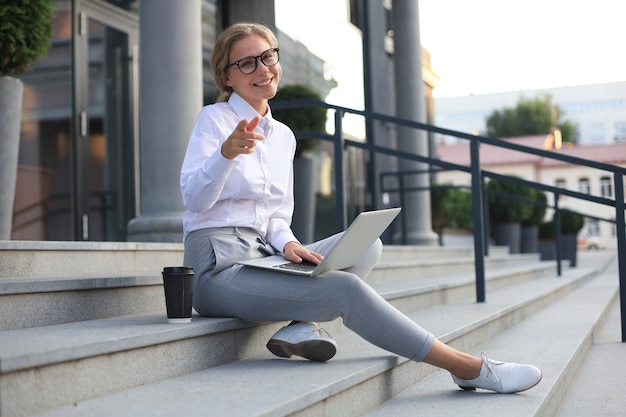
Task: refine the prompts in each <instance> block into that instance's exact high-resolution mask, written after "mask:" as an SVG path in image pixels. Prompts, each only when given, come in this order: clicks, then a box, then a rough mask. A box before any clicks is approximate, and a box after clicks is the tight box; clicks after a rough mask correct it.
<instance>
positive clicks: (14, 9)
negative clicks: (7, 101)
mask: <svg viewBox="0 0 626 417" xmlns="http://www.w3.org/2000/svg"><path fill="white" fill-rule="evenodd" d="M53 9H54V3H53V2H52V1H51V0H29V1H11V2H3V3H2V4H0V75H9V76H14V75H16V74H21V73H23V72H25V71H27V70H28V69H30V67H31V66H32V65H34V64H35V63H36V62H37V61H38V60H39V59H40V58H42V57H44V56H46V54H47V53H48V49H49V48H50V36H51V35H52V23H51V19H52V11H53Z"/></svg>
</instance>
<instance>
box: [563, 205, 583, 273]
mask: <svg viewBox="0 0 626 417" xmlns="http://www.w3.org/2000/svg"><path fill="white" fill-rule="evenodd" d="M584 225H585V218H584V217H583V216H582V215H581V214H579V213H576V212H574V211H571V210H568V209H562V210H561V242H562V245H561V246H562V247H561V250H562V254H563V259H569V262H570V266H571V267H575V266H576V265H577V264H578V247H577V240H578V232H580V230H581V229H582V228H583V226H584Z"/></svg>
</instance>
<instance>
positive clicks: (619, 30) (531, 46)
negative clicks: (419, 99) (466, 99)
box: [275, 0, 626, 108]
mask: <svg viewBox="0 0 626 417" xmlns="http://www.w3.org/2000/svg"><path fill="white" fill-rule="evenodd" d="M381 1H382V0H381ZM346 3H347V2H345V1H343V0H342V1H337V0H275V6H276V24H277V26H278V27H279V29H281V30H282V31H283V32H285V33H286V34H288V35H289V36H290V37H292V38H294V39H296V40H299V41H300V42H302V43H303V44H305V45H306V46H307V47H308V48H309V49H310V50H311V51H312V52H313V53H315V54H316V55H318V56H319V57H320V58H322V59H324V60H326V61H327V62H328V63H329V65H330V67H331V71H332V73H333V75H334V77H335V79H336V80H337V81H338V83H339V87H338V88H336V89H335V91H333V92H331V95H330V96H329V97H328V98H327V100H328V101H329V102H331V103H334V104H339V105H344V106H347V107H356V108H362V107H363V105H362V98H361V97H357V96H358V94H355V93H354V91H355V90H354V89H362V85H363V84H362V82H363V80H362V77H361V74H358V73H357V71H355V68H360V69H361V70H362V66H361V64H360V62H359V60H360V59H361V45H360V37H359V33H358V31H356V30H355V29H354V28H352V27H350V26H351V25H348V24H346V20H347V15H348V14H347V13H348V11H347V9H346V7H347V6H346ZM418 4H419V15H420V40H421V44H422V46H424V47H425V48H426V49H427V50H428V51H429V52H430V54H431V67H432V69H433V71H434V72H435V73H436V74H437V75H438V76H439V77H440V81H439V84H438V86H437V88H435V90H434V91H433V94H434V96H435V97H455V96H466V95H469V94H488V93H498V92H506V91H523V90H529V89H541V88H551V87H563V86H571V85H584V84H599V83H606V82H615V81H626V45H624V43H626V22H625V20H624V19H626V1H625V0H594V1H586V2H579V1H573V0H525V1H510V0H419V2H418ZM320 22H324V23H323V26H320Z"/></svg>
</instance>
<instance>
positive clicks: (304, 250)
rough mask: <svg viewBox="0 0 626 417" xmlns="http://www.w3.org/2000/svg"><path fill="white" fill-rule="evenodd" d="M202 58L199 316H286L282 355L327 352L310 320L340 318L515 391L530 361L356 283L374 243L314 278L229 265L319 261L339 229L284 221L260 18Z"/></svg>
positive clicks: (185, 171) (190, 156) (532, 380)
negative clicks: (454, 340) (505, 355)
mask: <svg viewBox="0 0 626 417" xmlns="http://www.w3.org/2000/svg"><path fill="white" fill-rule="evenodd" d="M211 64H212V68H213V72H214V76H215V83H216V85H217V87H218V89H219V90H220V92H221V95H220V97H219V98H218V100H217V103H216V104H213V105H209V106H206V107H204V108H203V109H202V111H201V112H200V114H199V116H198V119H197V121H196V125H195V126H194V129H193V132H192V134H191V138H190V141H189V146H188V149H187V153H186V156H185V160H184V163H183V167H182V172H181V191H182V195H183V200H184V203H185V206H186V208H187V211H186V212H185V214H184V216H183V222H184V233H185V237H184V242H185V265H191V266H192V267H193V268H194V270H195V272H196V283H195V289H194V308H195V309H196V311H197V312H198V313H199V314H201V315H203V316H209V317H237V318H240V319H243V320H247V321H251V322H268V321H289V320H291V321H292V322H291V324H290V325H288V326H285V327H283V328H282V329H280V330H279V331H278V332H277V333H276V334H275V335H274V336H273V337H272V338H271V339H270V341H269V342H268V344H267V347H268V349H269V350H270V351H271V352H272V353H273V354H275V355H277V356H280V357H291V356H292V355H297V356H302V357H304V358H307V359H310V360H314V361H326V360H329V359H330V358H332V357H333V356H334V354H335V352H336V348H337V345H336V343H335V341H334V340H333V339H332V338H331V337H330V336H329V335H328V334H327V333H325V332H324V331H323V330H322V329H321V328H320V327H319V324H318V323H319V322H326V321H332V320H334V319H336V318H337V317H342V319H343V323H344V324H345V325H346V326H347V327H348V328H350V329H351V330H353V331H354V332H356V333H357V334H359V335H360V336H361V337H363V338H364V339H366V340H368V341H369V342H371V343H373V344H375V345H376V346H379V347H381V348H383V349H386V350H388V351H390V352H393V353H395V354H398V355H401V356H404V357H406V358H409V359H412V360H415V361H424V362H426V363H429V364H431V365H435V366H437V367H440V368H444V369H446V370H448V371H450V372H451V373H452V375H453V380H454V381H455V382H456V383H457V385H459V386H460V387H461V388H463V389H475V388H484V389H489V390H493V391H496V392H518V391H523V390H526V389H528V388H531V387H533V386H534V385H536V384H537V383H538V382H539V381H540V379H541V372H540V371H539V369H537V368H535V367H534V366H530V365H519V364H508V363H503V362H496V361H492V360H489V359H487V358H486V356H484V355H483V357H482V358H477V357H474V356H471V355H469V354H466V353H463V352H459V351H457V350H455V349H453V348H451V347H449V346H447V345H445V344H443V343H442V342H440V341H438V340H436V339H435V338H434V337H433V335H432V334H431V333H429V332H427V331H426V330H424V329H423V328H421V327H420V326H419V325H417V324H416V323H415V322H413V321H412V320H410V319H409V318H408V317H406V316H405V315H404V314H402V313H401V312H400V311H398V310H396V309H395V308H394V307H393V306H391V305H390V304H389V303H387V302H386V301H385V300H384V299H383V298H382V297H380V296H379V295H378V294H377V293H376V292H375V291H374V290H373V289H372V288H371V287H370V286H369V285H367V284H366V283H365V282H364V281H363V278H365V277H366V276H367V275H368V274H369V272H370V271H371V270H372V269H373V268H374V265H375V264H376V262H377V261H378V259H379V257H380V254H381V251H382V244H381V242H380V240H378V241H377V242H376V243H375V244H374V245H372V246H371V248H370V249H369V250H368V251H367V253H366V254H365V255H364V256H363V257H362V258H361V260H359V261H358V262H357V263H356V264H355V265H353V266H352V267H350V268H348V269H347V270H343V271H329V272H326V273H324V274H321V275H319V276H318V277H315V278H300V277H294V276H292V275H289V274H283V273H280V272H272V271H265V270H259V269H256V268H250V267H246V266H242V265H239V264H236V263H237V262H238V261H240V260H243V259H247V258H252V257H262V256H266V255H267V254H273V253H282V254H283V255H284V257H285V258H286V259H288V260H290V261H293V262H297V263H300V262H302V261H309V262H312V263H314V264H318V263H319V262H320V260H321V259H323V256H324V254H326V253H328V251H329V248H331V247H332V246H333V244H334V242H335V241H336V239H337V235H335V236H332V237H329V238H327V239H324V240H322V241H319V242H316V243H313V244H311V245H308V246H306V247H305V246H303V245H301V244H300V242H298V240H297V239H296V237H295V236H294V234H293V232H292V231H291V229H290V223H291V216H292V212H293V190H292V187H293V173H292V162H293V156H294V152H295V146H296V142H295V138H294V135H293V133H292V132H291V130H290V129H289V128H288V127H287V126H285V125H284V124H282V123H281V122H279V121H277V120H275V119H273V118H272V113H271V110H270V108H269V105H268V100H270V99H271V98H272V97H274V95H275V94H276V90H277V88H278V83H279V81H280V75H281V67H280V63H279V49H278V43H277V41H276V38H275V36H274V34H273V33H272V32H271V31H270V30H269V29H268V28H267V27H265V26H263V25H259V24H253V23H240V24H235V25H233V26H231V27H229V28H227V29H226V30H225V31H224V32H223V33H222V34H221V35H220V36H219V37H218V39H217V41H216V45H215V49H214V51H213V56H212V60H211ZM276 248H278V249H276Z"/></svg>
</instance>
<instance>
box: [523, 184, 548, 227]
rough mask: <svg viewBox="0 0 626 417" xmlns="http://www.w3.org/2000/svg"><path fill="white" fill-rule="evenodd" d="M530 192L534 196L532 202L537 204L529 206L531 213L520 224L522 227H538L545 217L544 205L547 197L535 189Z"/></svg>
mask: <svg viewBox="0 0 626 417" xmlns="http://www.w3.org/2000/svg"><path fill="white" fill-rule="evenodd" d="M530 190H531V192H532V194H533V196H534V198H533V200H534V201H535V202H536V203H537V204H536V205H535V204H529V205H530V206H531V208H532V212H531V214H530V216H529V217H528V218H527V219H526V220H524V221H523V222H522V225H523V226H539V225H540V224H541V222H542V221H543V218H544V217H545V215H546V207H547V206H546V204H547V203H548V197H547V196H546V193H544V192H543V191H541V190H538V189H536V188H531V189H530Z"/></svg>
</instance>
